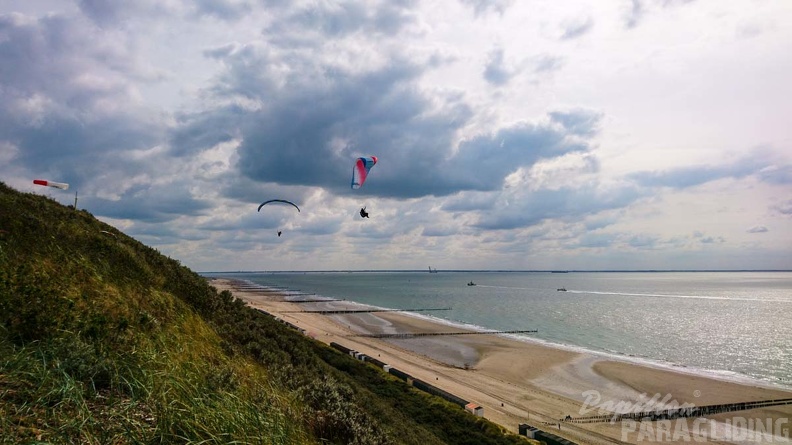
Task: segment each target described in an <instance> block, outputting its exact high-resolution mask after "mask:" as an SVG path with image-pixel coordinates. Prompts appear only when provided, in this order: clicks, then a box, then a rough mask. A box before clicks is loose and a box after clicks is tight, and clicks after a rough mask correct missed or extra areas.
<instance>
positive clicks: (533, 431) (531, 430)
mask: <svg viewBox="0 0 792 445" xmlns="http://www.w3.org/2000/svg"><path fill="white" fill-rule="evenodd" d="M256 310H258V311H259V312H261V313H262V314H265V315H267V316H269V317H272V318H274V319H275V320H277V321H279V322H281V323H283V324H285V325H287V326H289V327H290V328H292V329H294V330H296V331H298V332H300V333H302V334H303V335H307V332H306V330H305V329H303V328H301V327H299V326H297V325H295V324H293V323H289V322H288V321H286V320H284V319H282V318H278V317H276V316H275V315H273V314H270V313H269V312H267V311H265V310H262V309H256ZM330 346H331V347H332V348H333V349H335V350H337V351H339V352H341V353H343V354H348V355H349V356H351V357H353V358H355V359H357V360H360V361H362V362H366V363H371V364H372V365H374V366H376V367H378V368H380V369H382V370H383V371H384V372H387V373H389V374H391V375H393V376H395V377H396V378H398V379H400V380H403V381H404V382H406V383H407V384H408V385H411V386H413V387H414V388H417V389H420V390H421V391H424V392H427V393H429V394H432V395H435V396H438V397H440V398H442V399H444V400H447V401H449V402H451V403H453V404H455V405H459V406H461V407H462V408H463V409H464V410H465V411H467V412H469V413H470V414H473V415H474V416H479V417H484V408H483V407H482V406H481V405H479V404H477V403H475V402H470V401H467V400H465V399H463V398H461V397H459V396H456V395H454V394H451V393H450V392H448V391H445V390H443V389H440V388H438V387H436V386H434V385H432V384H430V383H427V382H425V381H423V380H421V379H418V378H415V377H413V376H411V375H410V374H407V373H406V372H404V371H401V370H399V369H396V368H394V367H393V366H391V365H389V364H387V363H385V362H383V361H381V360H379V359H376V358H374V357H371V356H369V355H366V354H364V353H362V352H358V351H355V350H353V349H351V348H348V347H346V346H344V345H342V344H339V343H336V342H330ZM518 430H519V433H520V435H521V436H526V437H528V438H530V439H534V440H538V441H542V442H545V443H547V444H548V445H575V444H574V442H571V441H569V440H567V439H564V438H563V437H559V436H556V435H555V434H551V433H548V432H546V431H542V430H540V429H538V428H536V427H534V426H530V425H528V424H520V425H519V428H518Z"/></svg>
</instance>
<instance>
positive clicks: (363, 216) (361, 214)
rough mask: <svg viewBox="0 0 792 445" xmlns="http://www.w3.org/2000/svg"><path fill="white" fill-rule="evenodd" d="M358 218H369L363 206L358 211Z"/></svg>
mask: <svg viewBox="0 0 792 445" xmlns="http://www.w3.org/2000/svg"><path fill="white" fill-rule="evenodd" d="M360 217H361V218H368V217H369V216H368V212H367V211H366V207H365V206H364V207H363V208H362V209H360Z"/></svg>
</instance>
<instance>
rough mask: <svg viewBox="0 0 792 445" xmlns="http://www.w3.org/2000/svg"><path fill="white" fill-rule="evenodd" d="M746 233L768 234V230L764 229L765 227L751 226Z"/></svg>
mask: <svg viewBox="0 0 792 445" xmlns="http://www.w3.org/2000/svg"><path fill="white" fill-rule="evenodd" d="M746 232H748V233H766V232H769V230H767V227H765V226H753V227H751V228H750V229H748V230H746Z"/></svg>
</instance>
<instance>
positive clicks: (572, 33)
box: [561, 17, 594, 40]
mask: <svg viewBox="0 0 792 445" xmlns="http://www.w3.org/2000/svg"><path fill="white" fill-rule="evenodd" d="M593 27H594V20H593V19H592V18H591V17H586V18H585V19H578V20H574V21H570V22H567V23H566V24H565V25H564V30H563V32H562V33H561V40H572V39H577V38H579V37H582V36H583V35H585V34H586V33H588V32H589V31H591V28H593Z"/></svg>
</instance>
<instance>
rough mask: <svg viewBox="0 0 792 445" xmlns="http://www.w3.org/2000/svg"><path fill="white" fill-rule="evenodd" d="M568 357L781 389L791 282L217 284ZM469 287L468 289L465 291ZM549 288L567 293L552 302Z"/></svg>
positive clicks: (641, 275) (351, 276)
mask: <svg viewBox="0 0 792 445" xmlns="http://www.w3.org/2000/svg"><path fill="white" fill-rule="evenodd" d="M206 275H207V276H223V277H229V278H238V279H244V280H249V281H251V282H253V283H257V284H260V285H264V286H270V287H278V288H283V289H289V290H294V291H301V292H308V293H315V294H317V295H318V296H323V297H329V298H339V299H346V300H352V301H355V302H359V303H363V304H369V305H374V306H378V307H384V308H394V309H416V308H446V307H448V308H451V310H446V311H436V312H421V316H429V317H435V318H438V319H441V320H443V321H445V322H450V323H454V324H464V325H472V326H475V327H479V328H484V329H493V330H503V331H506V330H529V329H537V330H538V332H537V333H535V334H525V335H515V336H516V337H521V338H522V339H525V340H527V341H538V342H543V343H549V344H552V345H556V346H560V347H564V348H569V349H573V350H578V351H581V350H582V351H586V352H595V353H599V354H605V355H608V356H611V357H614V358H618V359H622V360H628V361H636V362H645V363H649V364H653V365H657V366H670V367H674V368H675V369H677V370H682V371H686V372H693V373H700V374H707V375H711V376H716V377H720V378H726V379H730V380H737V381H742V382H747V383H755V384H769V385H778V386H782V387H786V388H792V272H569V273H550V272H443V271H441V272H439V273H431V274H430V273H428V272H326V273H325V272H321V273H320V272H308V273H285V272H278V273H239V274H232V273H221V274H206ZM469 281H473V282H475V283H476V286H467V285H466V284H467V283H468V282H469ZM558 288H565V289H567V291H566V292H559V291H558V290H557V289H558Z"/></svg>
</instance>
